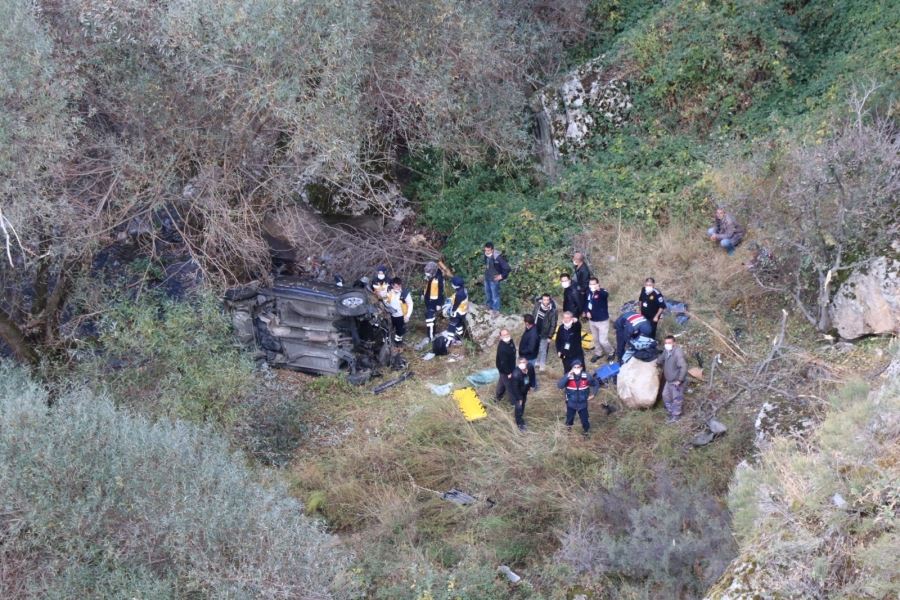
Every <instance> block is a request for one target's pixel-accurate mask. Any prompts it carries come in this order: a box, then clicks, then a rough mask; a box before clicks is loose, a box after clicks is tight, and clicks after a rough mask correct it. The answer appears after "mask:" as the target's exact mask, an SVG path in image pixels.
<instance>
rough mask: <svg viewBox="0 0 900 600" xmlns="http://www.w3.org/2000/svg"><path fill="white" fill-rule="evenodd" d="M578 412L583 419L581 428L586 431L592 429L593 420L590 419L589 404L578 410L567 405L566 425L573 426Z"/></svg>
mask: <svg viewBox="0 0 900 600" xmlns="http://www.w3.org/2000/svg"><path fill="white" fill-rule="evenodd" d="M576 412H577V413H578V418H579V419H581V428H582V429H584V430H585V431H590V429H591V422H590V421H589V420H588V409H587V406H585V407H584V408H579V409H577V410H576V409H574V408H572V407H571V406H568V405H566V427H571V426H572V424H573V423H575V413H576Z"/></svg>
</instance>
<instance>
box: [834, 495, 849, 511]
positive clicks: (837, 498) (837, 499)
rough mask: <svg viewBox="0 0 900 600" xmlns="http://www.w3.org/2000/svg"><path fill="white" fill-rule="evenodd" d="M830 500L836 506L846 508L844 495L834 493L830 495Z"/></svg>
mask: <svg viewBox="0 0 900 600" xmlns="http://www.w3.org/2000/svg"><path fill="white" fill-rule="evenodd" d="M831 502H832V503H833V504H834V505H835V506H837V507H838V508H847V501H846V500H844V497H843V496H841V495H840V494H837V493H836V494H835V495H834V496H832V497H831Z"/></svg>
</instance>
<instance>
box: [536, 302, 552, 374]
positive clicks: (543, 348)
mask: <svg viewBox="0 0 900 600" xmlns="http://www.w3.org/2000/svg"><path fill="white" fill-rule="evenodd" d="M557 314H558V313H557V310H556V302H554V301H553V298H551V297H550V294H544V295H543V296H541V297H540V298H539V299H538V300H537V301H535V303H534V313H533V314H532V316H533V317H534V328H535V329H537V331H538V339H539V346H538V357H537V368H538V371H543V370H544V366H546V364H547V348H549V347H550V338H552V337H553V335H554V334H555V333H556V319H557Z"/></svg>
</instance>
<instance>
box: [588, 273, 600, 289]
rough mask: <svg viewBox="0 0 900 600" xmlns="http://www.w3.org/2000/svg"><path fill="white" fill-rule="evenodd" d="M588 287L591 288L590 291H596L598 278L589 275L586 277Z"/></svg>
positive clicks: (598, 286)
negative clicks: (588, 277)
mask: <svg viewBox="0 0 900 600" xmlns="http://www.w3.org/2000/svg"><path fill="white" fill-rule="evenodd" d="M588 287H589V288H591V291H592V292H596V291H597V290H599V289H600V280H599V279H597V278H596V277H591V278H590V279H588Z"/></svg>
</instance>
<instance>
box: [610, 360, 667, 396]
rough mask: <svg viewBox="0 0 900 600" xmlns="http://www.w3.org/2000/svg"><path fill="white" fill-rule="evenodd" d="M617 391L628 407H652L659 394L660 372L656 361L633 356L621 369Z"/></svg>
mask: <svg viewBox="0 0 900 600" xmlns="http://www.w3.org/2000/svg"><path fill="white" fill-rule="evenodd" d="M617 391H618V394H619V399H620V400H621V401H622V403H623V404H624V405H625V406H627V407H628V408H650V407H652V406H653V405H654V404H656V398H657V396H658V395H659V372H658V371H657V369H656V363H655V362H644V361H642V360H638V359H636V358H632V359H631V360H629V361H628V362H626V363H625V364H624V365H622V368H621V369H620V370H619V376H618V384H617Z"/></svg>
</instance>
